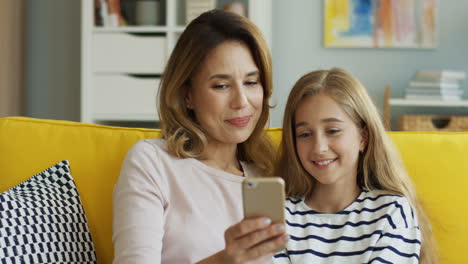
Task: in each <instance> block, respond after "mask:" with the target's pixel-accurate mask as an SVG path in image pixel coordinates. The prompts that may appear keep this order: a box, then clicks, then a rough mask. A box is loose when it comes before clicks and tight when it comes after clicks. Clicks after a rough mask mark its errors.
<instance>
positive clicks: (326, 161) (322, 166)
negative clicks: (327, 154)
mask: <svg viewBox="0 0 468 264" xmlns="http://www.w3.org/2000/svg"><path fill="white" fill-rule="evenodd" d="M337 159H338V158H336V159H324V160H316V161H312V163H313V164H314V165H315V166H316V167H317V168H319V169H326V168H328V167H330V165H331V164H333V163H334V162H335V161H336V160H337Z"/></svg>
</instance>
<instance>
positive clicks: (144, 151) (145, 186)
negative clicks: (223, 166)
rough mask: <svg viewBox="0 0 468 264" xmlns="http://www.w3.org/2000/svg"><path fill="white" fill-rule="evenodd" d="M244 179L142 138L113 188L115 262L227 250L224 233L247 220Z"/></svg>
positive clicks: (188, 259)
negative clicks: (242, 187)
mask: <svg viewBox="0 0 468 264" xmlns="http://www.w3.org/2000/svg"><path fill="white" fill-rule="evenodd" d="M241 165H242V167H243V169H244V173H245V175H246V176H247V177H249V176H250V177H252V176H256V175H257V173H256V172H255V170H254V169H253V167H252V166H250V167H249V166H248V165H247V164H245V163H242V164H241ZM243 179H244V177H242V176H239V175H234V174H231V173H227V172H225V171H222V170H218V169H215V168H212V167H209V166H207V165H205V164H204V163H202V162H200V161H199V160H197V159H192V158H189V159H178V158H176V157H174V156H171V155H169V154H168V153H167V152H166V150H165V142H164V141H163V140H160V139H145V140H140V141H139V142H137V143H136V144H135V145H134V146H133V147H132V148H131V149H130V151H129V152H128V154H127V156H126V158H125V160H124V162H123V165H122V170H121V173H120V177H119V180H118V182H117V184H116V186H115V188H114V195H113V201H114V219H113V242H114V252H115V257H114V264H123V263H125V264H131V263H138V264H146V263H148V264H149V263H151V264H154V263H165V264H166V263H167V264H171V263H177V264H183V263H194V262H197V261H200V260H202V259H204V258H206V257H208V256H211V255H213V254H215V253H216V252H218V251H220V250H222V249H224V232H225V231H226V229H227V228H228V227H229V226H231V225H233V224H235V223H238V222H239V221H240V220H241V219H242V218H243V212H242V191H241V184H242V180H243Z"/></svg>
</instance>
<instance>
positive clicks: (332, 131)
mask: <svg viewBox="0 0 468 264" xmlns="http://www.w3.org/2000/svg"><path fill="white" fill-rule="evenodd" d="M340 131H341V130H339V129H329V130H327V133H328V134H330V135H335V134H337V133H339V132H340Z"/></svg>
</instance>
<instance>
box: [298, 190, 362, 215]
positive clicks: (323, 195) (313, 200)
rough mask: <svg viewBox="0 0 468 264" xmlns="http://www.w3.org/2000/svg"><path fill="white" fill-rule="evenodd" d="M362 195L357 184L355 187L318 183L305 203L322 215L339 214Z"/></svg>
mask: <svg viewBox="0 0 468 264" xmlns="http://www.w3.org/2000/svg"><path fill="white" fill-rule="evenodd" d="M360 193H361V188H359V186H358V185H357V184H355V185H354V186H353V185H349V184H347V183H337V184H320V183H316V184H315V186H314V188H313V190H312V193H311V195H309V196H308V197H307V198H306V200H305V203H306V204H307V205H308V206H309V207H310V208H312V209H314V210H315V211H318V212H321V213H337V212H340V211H343V210H344V209H345V208H346V207H348V206H349V205H350V204H351V203H353V202H354V201H355V200H356V199H357V197H358V196H359V194H360Z"/></svg>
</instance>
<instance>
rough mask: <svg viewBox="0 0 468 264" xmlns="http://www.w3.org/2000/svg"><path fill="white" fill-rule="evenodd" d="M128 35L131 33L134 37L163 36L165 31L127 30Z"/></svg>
mask: <svg viewBox="0 0 468 264" xmlns="http://www.w3.org/2000/svg"><path fill="white" fill-rule="evenodd" d="M127 34H128V35H132V36H135V37H140V38H147V37H165V36H166V34H165V33H155V32H127Z"/></svg>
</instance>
